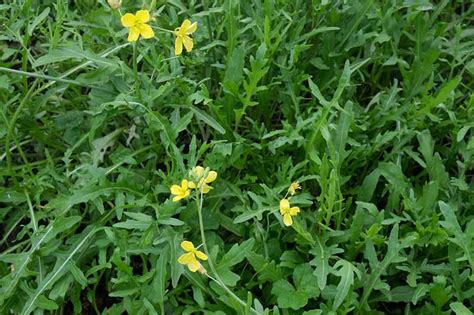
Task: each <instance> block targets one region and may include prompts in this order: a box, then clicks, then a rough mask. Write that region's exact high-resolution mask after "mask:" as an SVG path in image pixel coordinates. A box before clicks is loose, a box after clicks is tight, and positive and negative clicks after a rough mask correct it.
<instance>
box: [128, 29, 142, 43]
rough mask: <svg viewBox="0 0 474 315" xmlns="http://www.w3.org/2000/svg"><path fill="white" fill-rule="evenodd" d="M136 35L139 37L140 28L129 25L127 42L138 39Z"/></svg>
mask: <svg viewBox="0 0 474 315" xmlns="http://www.w3.org/2000/svg"><path fill="white" fill-rule="evenodd" d="M138 37H140V30H139V29H138V27H136V26H132V27H130V31H129V33H128V38H127V40H128V41H129V42H136V41H137V40H138Z"/></svg>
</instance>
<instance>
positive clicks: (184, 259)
mask: <svg viewBox="0 0 474 315" xmlns="http://www.w3.org/2000/svg"><path fill="white" fill-rule="evenodd" d="M195 260H196V259H195V258H194V255H193V253H186V254H183V255H181V256H179V258H178V262H179V263H180V264H181V265H187V264H189V263H190V262H193V261H195Z"/></svg>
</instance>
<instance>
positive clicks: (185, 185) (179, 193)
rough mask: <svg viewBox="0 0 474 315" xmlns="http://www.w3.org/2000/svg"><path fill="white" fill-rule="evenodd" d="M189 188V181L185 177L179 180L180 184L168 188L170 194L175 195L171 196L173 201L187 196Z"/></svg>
mask: <svg viewBox="0 0 474 315" xmlns="http://www.w3.org/2000/svg"><path fill="white" fill-rule="evenodd" d="M189 188H190V187H189V182H188V180H186V179H183V180H182V181H181V186H179V185H173V186H171V188H170V191H171V194H173V195H175V196H174V197H173V201H175V202H176V201H179V200H181V199H183V198H186V197H187V196H189V194H190V193H191V191H190V190H189Z"/></svg>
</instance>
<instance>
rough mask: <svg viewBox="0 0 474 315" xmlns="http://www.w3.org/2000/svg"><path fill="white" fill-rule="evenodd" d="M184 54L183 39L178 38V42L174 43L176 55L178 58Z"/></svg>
mask: <svg viewBox="0 0 474 315" xmlns="http://www.w3.org/2000/svg"><path fill="white" fill-rule="evenodd" d="M182 52H183V39H182V38H181V37H176V40H175V42H174V54H175V55H176V56H179V55H181V53H182Z"/></svg>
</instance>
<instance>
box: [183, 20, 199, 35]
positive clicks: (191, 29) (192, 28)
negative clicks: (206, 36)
mask: <svg viewBox="0 0 474 315" xmlns="http://www.w3.org/2000/svg"><path fill="white" fill-rule="evenodd" d="M197 27H198V24H197V22H194V23H193V24H191V25H189V26H188V28H187V29H186V34H188V35H189V34H192V33H194V32H196V30H197Z"/></svg>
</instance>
